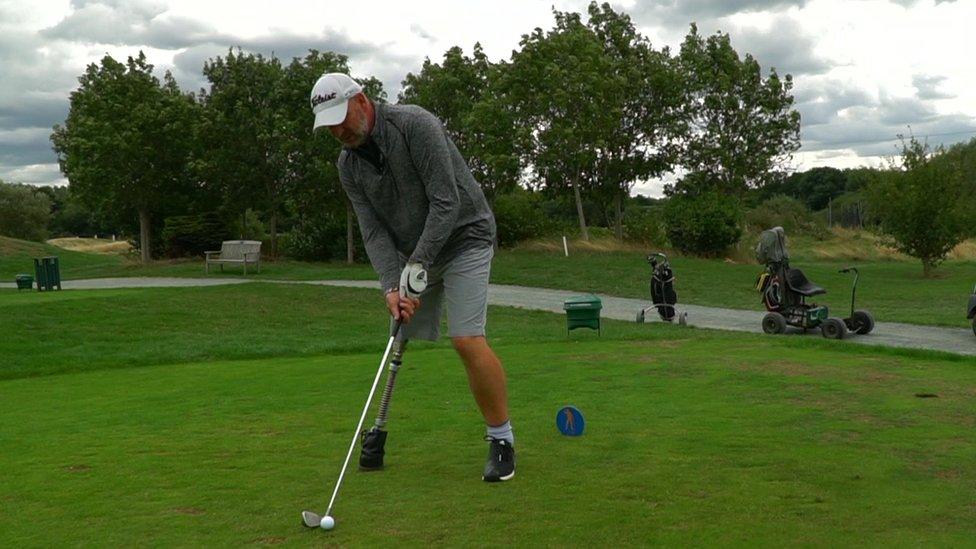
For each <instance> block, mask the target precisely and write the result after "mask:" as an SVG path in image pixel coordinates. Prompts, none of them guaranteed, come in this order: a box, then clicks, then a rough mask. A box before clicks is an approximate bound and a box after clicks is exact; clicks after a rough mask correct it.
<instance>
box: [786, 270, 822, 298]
mask: <svg viewBox="0 0 976 549" xmlns="http://www.w3.org/2000/svg"><path fill="white" fill-rule="evenodd" d="M786 284H787V286H789V287H790V289H791V290H793V291H794V292H796V293H798V294H800V295H804V296H807V297H810V296H812V295H820V294H825V293H827V290H824V289H823V288H821V287H820V286H817V285H816V284H814V283H813V282H810V280H809V279H808V278H807V277H806V275H804V274H803V271H801V270H800V269H789V270H787V271H786Z"/></svg>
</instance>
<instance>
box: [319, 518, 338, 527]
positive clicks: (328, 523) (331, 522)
mask: <svg viewBox="0 0 976 549" xmlns="http://www.w3.org/2000/svg"><path fill="white" fill-rule="evenodd" d="M319 526H321V527H322V529H323V530H331V529H332V528H333V527H334V526H335V519H334V518H332V517H322V522H320V523H319Z"/></svg>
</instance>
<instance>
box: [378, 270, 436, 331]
mask: <svg viewBox="0 0 976 549" xmlns="http://www.w3.org/2000/svg"><path fill="white" fill-rule="evenodd" d="M425 288H427V271H426V270H424V266H423V265H421V264H420V263H407V266H406V267H404V268H403V272H402V273H400V287H399V288H393V289H391V290H390V291H388V292H386V308H387V309H389V310H390V314H391V315H393V319H394V320H400V321H403V323H404V324H406V323H409V322H410V319H411V318H413V315H414V313H415V312H416V311H417V309H418V308H420V299H418V298H419V297H420V293H421V292H423V291H424V289H425Z"/></svg>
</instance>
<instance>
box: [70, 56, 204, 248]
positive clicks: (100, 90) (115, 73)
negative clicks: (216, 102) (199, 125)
mask: <svg viewBox="0 0 976 549" xmlns="http://www.w3.org/2000/svg"><path fill="white" fill-rule="evenodd" d="M152 70H153V66H152V65H150V64H149V63H148V62H147V61H146V56H145V54H143V53H142V52H141V51H140V52H139V55H138V56H137V57H135V58H133V57H129V58H128V60H127V62H126V63H125V64H122V63H120V62H118V61H116V60H115V59H113V58H112V57H111V56H105V57H104V58H103V59H102V61H101V64H100V65H96V64H94V63H92V64H90V65H88V67H87V69H86V71H85V74H83V75H82V76H81V77H80V78H79V79H78V80H79V83H80V86H79V87H78V89H77V90H75V91H74V92H72V93H71V106H70V109H69V111H68V117H67V119H66V120H65V122H64V124H63V125H62V124H59V125H56V126H55V127H54V133H53V134H52V135H51V141H52V142H53V144H54V150H55V152H56V153H57V155H58V162H59V164H60V166H61V171H62V172H63V173H64V174H65V176H67V178H68V181H69V182H70V185H71V188H72V192H73V193H76V194H77V195H78V197H79V198H80V199H81V200H82V201H83V202H84V203H85V204H86V205H87V206H88V207H90V208H92V209H93V210H95V211H97V212H102V213H105V214H106V215H113V216H116V217H118V218H120V219H121V218H126V219H132V216H134V215H137V216H138V227H139V244H140V248H141V254H142V261H143V262H149V261H150V260H151V259H152V232H153V228H154V223H156V224H157V225H158V224H159V223H161V216H162V215H163V213H164V212H165V210H166V208H167V207H168V204H170V203H171V202H172V201H173V200H174V199H175V198H176V197H179V196H181V195H184V194H185V193H186V192H187V189H188V186H189V181H190V179H189V172H188V169H187V162H188V158H189V155H190V152H191V150H192V147H193V141H192V138H191V136H192V135H193V124H194V120H195V117H194V100H193V97H192V96H191V95H186V94H184V93H182V92H181V91H180V89H179V86H177V84H176V81H175V80H174V79H173V77H172V75H170V73H169V72H167V73H166V75H165V77H164V80H163V83H162V84H160V82H159V79H157V78H156V77H155V76H153V74H152Z"/></svg>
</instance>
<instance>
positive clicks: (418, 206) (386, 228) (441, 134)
mask: <svg viewBox="0 0 976 549" xmlns="http://www.w3.org/2000/svg"><path fill="white" fill-rule="evenodd" d="M374 106H375V108H376V122H375V123H374V125H373V131H372V132H371V133H370V137H371V138H372V139H373V141H374V142H375V143H376V144H377V146H378V147H379V150H380V152H381V153H382V154H381V156H382V160H381V166H380V167H379V168H377V167H376V166H374V165H373V164H371V163H370V162H369V161H367V160H366V159H364V158H362V157H360V156H359V155H356V154H353V153H352V152H351V151H350V150H348V149H343V151H342V153H341V154H340V155H339V162H338V166H339V180H340V181H341V183H342V187H343V189H345V191H346V194H347V195H348V196H349V200H350V201H351V202H352V205H353V209H354V210H355V211H356V217H357V218H358V219H359V229H360V230H361V231H362V234H363V242H364V243H365V245H366V253H367V255H369V260H370V263H372V265H373V269H375V270H376V273H377V274H378V275H379V277H380V282H382V284H383V287H384V288H385V289H389V288H394V287H396V286H397V284H398V283H399V280H400V270H401V268H402V267H401V265H402V263H403V262H405V261H410V262H418V263H421V264H423V265H424V267H426V268H429V267H431V266H432V265H441V264H444V263H446V262H447V261H450V260H451V259H453V258H454V257H455V256H456V255H457V254H459V253H461V252H462V251H465V250H468V249H472V248H477V247H484V246H491V245H492V243H493V242H494V240H495V217H494V216H493V215H492V213H491V209H490V208H489V207H488V201H487V200H485V195H484V193H483V192H482V191H481V186H479V185H478V183H477V181H475V180H474V176H472V175H471V170H470V169H469V168H468V165H467V163H465V161H464V158H462V157H461V153H460V152H459V151H458V149H457V147H455V146H454V143H453V142H452V141H451V138H450V137H449V136H448V135H447V132H446V131H445V130H444V128H443V126H442V125H441V123H440V120H438V119H437V117H435V116H434V115H433V114H431V113H429V112H427V111H426V110H424V109H422V108H420V107H417V106H414V105H384V104H374Z"/></svg>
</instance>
